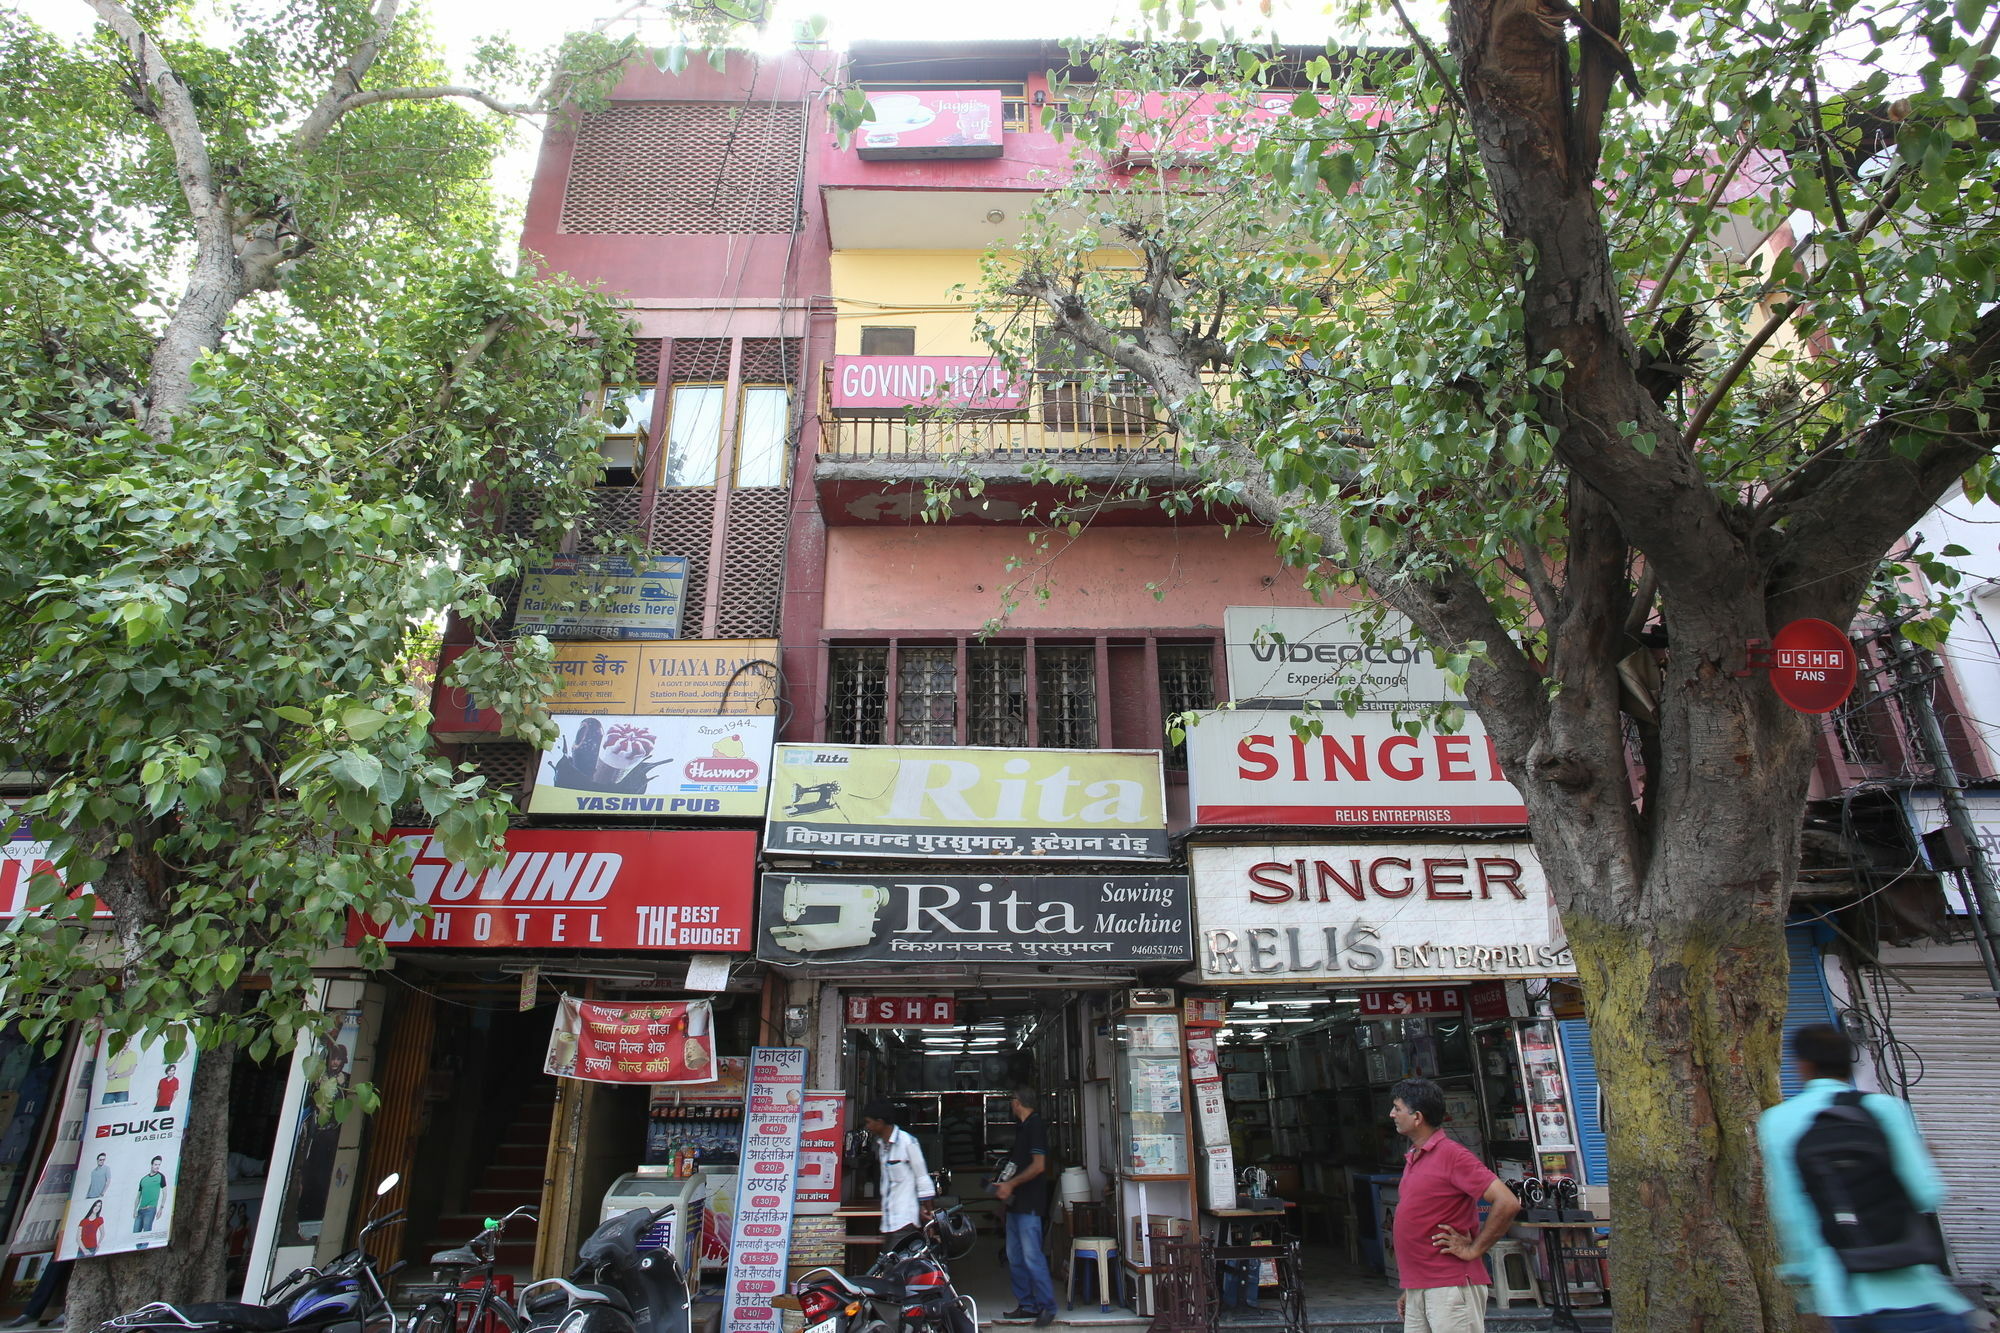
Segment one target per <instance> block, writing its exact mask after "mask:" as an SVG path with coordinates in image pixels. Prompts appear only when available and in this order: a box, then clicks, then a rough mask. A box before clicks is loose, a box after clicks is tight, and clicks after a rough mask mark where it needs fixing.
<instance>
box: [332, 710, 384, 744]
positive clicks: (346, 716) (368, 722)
mask: <svg viewBox="0 0 2000 1333" xmlns="http://www.w3.org/2000/svg"><path fill="white" fill-rule="evenodd" d="M388 725H389V719H388V718H387V717H384V716H383V715H382V714H381V713H378V712H376V711H375V710H374V709H372V708H367V707H355V708H350V709H347V710H346V711H345V712H343V713H342V714H341V715H340V726H341V730H343V731H345V732H346V733H347V734H348V735H349V736H351V737H353V738H354V739H355V740H357V741H365V740H367V739H368V738H369V737H371V736H373V735H374V734H375V733H376V732H378V731H380V730H382V728H383V727H386V726H388Z"/></svg>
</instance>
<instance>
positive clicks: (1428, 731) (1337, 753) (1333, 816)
mask: <svg viewBox="0 0 2000 1333" xmlns="http://www.w3.org/2000/svg"><path fill="white" fill-rule="evenodd" d="M1295 718H1296V719H1303V720H1307V721H1310V722H1313V723H1316V724H1318V726H1319V728H1320V732H1319V734H1318V735H1316V736H1314V735H1303V736H1302V735H1300V734H1299V733H1298V731H1297V730H1296V729H1295V728H1294V725H1293V724H1294V720H1295ZM1410 720H1411V719H1410V718H1408V717H1400V718H1399V717H1398V716H1397V714H1395V713H1394V712H1358V713H1355V714H1354V715H1353V716H1352V717H1349V716H1348V715H1347V714H1346V713H1344V712H1342V711H1340V710H1338V709H1326V710H1323V711H1320V712H1312V713H1299V714H1293V713H1289V712H1278V711H1268V712H1267V711H1261V710H1255V709H1219V710H1217V711H1215V712H1209V713H1203V714H1201V716H1200V718H1199V720H1198V721H1196V723H1195V724H1194V725H1193V726H1191V727H1189V728H1188V731H1187V752H1188V799H1189V801H1190V803H1191V804H1192V805H1193V806H1194V822H1195V823H1197V824H1207V825H1216V824H1349V825H1370V826H1375V827H1383V826H1392V827H1409V826H1412V825H1425V824H1451V825H1471V826H1478V825H1494V824H1500V825H1510V824H1525V823H1527V822H1528V807H1527V804H1526V803H1525V802H1524V801H1523V800H1522V799H1521V793H1520V792H1519V791H1518V790H1516V788H1515V787H1514V784H1513V783H1511V782H1509V781H1507V779H1506V778H1505V777H1504V776H1503V775H1502V774H1501V772H1500V760H1499V757H1498V756H1497V755H1496V754H1495V753H1494V750H1493V743H1492V742H1491V741H1490V740H1488V739H1487V736H1486V729H1485V728H1484V727H1483V726H1481V725H1480V723H1479V718H1478V717H1477V716H1476V715H1474V714H1471V713H1467V714H1466V715H1465V725H1464V727H1463V728H1462V729H1460V730H1459V731H1457V732H1455V733H1451V734H1447V733H1445V732H1441V731H1437V730H1435V729H1433V728H1431V727H1429V726H1425V727H1421V728H1419V729H1418V731H1417V734H1416V735H1414V736H1413V735H1411V734H1410V733H1409V732H1408V731H1406V730H1404V725H1403V724H1404V723H1405V722H1407V721H1410Z"/></svg>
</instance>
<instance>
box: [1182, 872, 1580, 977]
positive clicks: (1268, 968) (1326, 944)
mask: <svg viewBox="0 0 2000 1333" xmlns="http://www.w3.org/2000/svg"><path fill="white" fill-rule="evenodd" d="M1188 854H1189V861H1190V865H1191V867H1192V869H1193V871H1194V898H1195V953H1196V956H1197V960H1198V964H1199V966H1200V968H1201V978H1202V980H1203V981H1262V982H1269V981H1313V982H1321V981H1346V982H1350V983H1353V984H1355V985H1363V986H1368V987H1371V988H1376V987H1381V986H1384V985H1388V984H1392V983H1409V982H1432V983H1435V982H1438V981H1441V980H1447V979H1449V980H1456V981H1475V980H1486V979H1501V978H1507V977H1550V976H1554V977H1559V976H1568V975H1570V974H1572V973H1574V972H1575V971H1576V962H1575V959H1574V958H1572V957H1571V955H1570V950H1569V944H1568V941H1567V940H1566V939H1565V938H1564V936H1563V932H1562V926H1561V923H1560V921H1559V919H1558V917H1557V915H1556V909H1555V903H1554V901H1553V900H1552V899H1551V897H1550V896H1549V886H1548V882H1547V880H1545V879H1544V878H1543V877H1542V865H1541V862H1540V860H1538V859H1537V858H1536V856H1535V849H1534V848H1533V846H1531V845H1530V844H1528V843H1525V842H1477V843H1406V842H1396V843H1386V842H1379V843H1334V844H1324V843H1315V844H1302V845H1297V846H1293V845H1282V844H1280V845H1271V844H1265V845H1255V844H1252V845H1247V846H1235V847H1191V848H1189V849H1188Z"/></svg>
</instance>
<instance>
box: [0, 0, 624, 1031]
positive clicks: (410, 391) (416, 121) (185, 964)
mask: <svg viewBox="0 0 2000 1333" xmlns="http://www.w3.org/2000/svg"><path fill="white" fill-rule="evenodd" d="M94 7H95V8H96V9H97V11H98V13H99V15H100V17H101V19H102V21H103V26H101V27H100V28H99V29H98V31H97V33H96V34H95V35H94V36H93V37H91V38H90V39H88V40H86V41H85V42H83V43H82V44H80V45H76V46H72V45H69V44H65V43H63V42H61V41H58V40H56V39H54V38H53V37H51V36H50V35H48V34H47V33H45V32H43V31H41V30H39V29H37V28H36V27H35V26H34V25H33V24H32V23H30V22H29V21H27V20H26V19H24V18H22V17H21V16H19V15H18V14H15V13H12V12H8V13H5V14H0V115H4V117H5V119H6V121H7V123H8V124H9V126H10V134H9V137H8V142H7V143H6V144H5V145H0V164H4V171H0V360H4V363H5V365H6V366H7V369H8V374H7V376H6V377H5V379H4V381H0V470H4V475H5V481H4V483H0V608H4V610H0V643H4V656H5V660H6V662H7V667H8V670H7V673H6V675H7V684H6V686H5V689H4V692H0V769H6V770H8V771H11V772H14V773H21V774H27V775H29V776H30V778H31V779H32V780H33V781H34V782H35V783H36V784H37V785H38V786H39V788H40V791H39V794H36V795H34V796H32V797H30V798H29V799H27V800H25V801H24V802H22V803H21V805H20V809H19V814H20V819H21V821H22V822H23V823H25V824H26V825H28V826H31V827H32V828H33V830H34V831H35V833H36V834H37V835H38V836H42V837H46V838H48V839H50V840H51V841H52V843H53V852H52V856H53V859H54V860H55V861H56V862H57V864H58V865H59V867H60V869H61V871H62V875H63V877H64V878H65V879H66V880H67V882H68V883H70V884H73V885H80V884H84V883H88V884H90V885H91V886H92V887H93V888H94V889H95V890H96V898H97V901H98V902H99V903H101V904H102V905H103V906H104V907H105V908H106V909H108V910H109V912H110V914H111V917H112V930H113V935H114V938H115V942H116V943H115V948H113V949H111V950H109V951H106V950H105V949H104V948H103V947H102V946H101V945H100V944H99V943H98V941H97V937H95V936H94V935H93V933H92V932H91V930H90V929H89V928H88V923H87V922H86V921H85V920H84V919H82V918H81V917H80V916H79V915H78V912H79V902H80V901H85V900H78V899H73V898H70V897H68V896H66V895H65V894H64V893H63V892H62V890H61V889H60V887H59V885H58V884H57V883H56V882H55V880H54V879H52V878H49V877H42V878H41V879H39V880H38V881H37V883H36V884H35V885H34V889H33V894H34V901H35V903H36V904H37V905H38V906H41V907H44V908H46V909H47V910H46V911H44V912H42V913H40V914H39V915H35V916H31V917H29V918H27V919H24V920H22V921H20V922H19V923H17V924H16V925H14V927H13V928H12V931H11V934H10V938H9V945H8V950H9V969H8V970H9V977H8V985H7V988H6V992H5V995H4V997H0V1005H4V1011H5V1012H6V1013H8V1014H10V1015H19V1016H22V1017H24V1018H25V1019H26V1021H27V1026H28V1030H29V1031H30V1032H31V1033H34V1034H39V1035H49V1036H53V1035H55V1034H57V1033H59V1032H60V1031H61V1030H62V1027H61V1025H62V1024H63V1023H64V1022H65V1021H67V1020H74V1019H86V1018H88V1019H93V1020H96V1021H99V1022H102V1023H104V1024H105V1025H106V1026H107V1027H108V1028H109V1029H111V1030H112V1031H114V1032H116V1033H119V1034H123V1035H131V1034H139V1033H157V1032H161V1031H171V1032H174V1033H184V1032H185V1028H184V1025H185V1024H187V1023H188V1021H189V1020H191V1019H194V1018H196V1017H197V1016H199V1017H201V1019H202V1024H201V1030H200V1031H199V1033H198V1034H196V1035H197V1037H198V1039H199V1041H200V1042H201V1043H202V1044H203V1045H211V1044H212V1045H218V1046H224V1047H228V1046H233V1045H239V1044H240V1045H244V1046H246V1047H247V1048H248V1049H249V1051H250V1052H251V1053H252V1054H255V1055H260V1056H261V1055H264V1054H267V1053H269V1052H272V1051H282V1050H288V1049H290V1047H291V1045H292V1043H293V1042H294V1041H295V1040H296V1039H297V1037H298V1035H299V1032H300V1031H301V1029H302V1028H303V1027H308V1026H310V1025H312V1024H313V1023H314V1022H316V1021H317V1020H316V1019H315V1017H314V1016H313V1015H312V1014H311V1013H310V1012H309V1011H308V1009H307V1007H306V1006H307V1002H308V1001H309V999H310V989H311V988H310V971H309V968H310V960H311V958H312V956H313V955H314V954H315V953H316V952H318V951H319V950H322V949H324V948H326V947H329V946H332V945H338V944H340V943H341V942H343V940H344V939H345V936H346V930H347V921H348V914H349V912H350V911H354V910H360V911H363V912H375V913H378V914H380V915H382V916H384V917H390V916H394V915H395V914H396V913H397V912H398V911H399V910H404V909H402V908H401V907H400V906H399V904H400V901H401V899H400V890H402V889H403V888H404V887H405V886H406V883H407V880H406V876H405V875H404V874H403V873H402V870H401V868H400V867H399V865H398V864H397V862H396V857H395V855H394V853H393V852H392V851H391V850H390V849H389V848H388V847H387V846H385V845H384V844H382V843H380V842H378V841H377V839H378V836H379V835H380V834H381V833H383V832H384V831H385V830H386V829H387V828H388V827H389V826H390V823H391V819H392V813H393V812H394V811H396V810H398V809H402V810H404V811H421V812H422V814H423V816H424V817H425V818H426V819H427V820H434V821H435V823H436V825H437V828H438V832H439V834H440V836H442V837H444V838H445V839H446V841H447V843H448V845H449V846H451V847H452V848H453V849H454V851H455V852H456V853H458V854H463V855H466V856H469V857H473V858H475V859H476V858H477V857H479V856H481V855H483V854H490V853H491V851H492V849H493V848H494V847H495V845H496V844H497V841H498V839H497V834H498V833H499V831H500V830H501V829H502V828H503V827H504V824H505V819H506V816H507V814H508V813H509V809H510V805H509V801H508V798H507V797H506V796H505V795H504V794H503V793H501V792H499V791H496V790H495V789H493V788H492V787H491V786H489V785H488V784H487V783H486V782H485V781H484V779H483V778H481V777H479V776H478V775H477V774H475V773H473V772H472V771H470V770H469V769H467V768H463V767H460V768H454V767H453V765H451V764H450V763H448V762H446V761H444V760H443V759H442V758H440V757H439V755H438V754H437V753H436V752H435V750H434V749H433V747H432V745H431V743H430V740H429V736H428V723H429V709H428V700H429V679H430V677H429V673H430V670H431V668H432V663H431V661H430V660H429V657H428V655H427V653H426V652H425V651H424V650H425V648H426V646H427V645H431V644H433V643H434V641H435V638H436V634H437V628H438V625H439V624H440V623H441V621H442V618H443V617H444V616H445V615H446V614H447V613H456V614H458V615H461V616H463V617H465V618H466V620H467V621H468V622H470V623H471V624H472V625H474V626H476V627H477V626H484V627H488V628H490V627H491V626H492V625H493V624H494V622H495V621H496V619H497V617H498V616H499V614H500V610H501V608H500V606H499V604H498V603H497V602H496V600H495V599H494V596H493V591H492V590H493V589H494V588H495V587H496V586H499V585H502V584H504V583H505V581H506V580H507V579H508V578H509V577H510V575H511V574H512V573H514V572H517V571H518V570H519V568H520V567H521V565H522V563H523V562H524V561H526V560H528V559H530V558H531V557H532V556H533V555H534V554H535V553H536V552H538V551H546V550H549V549H551V548H553V547H554V545H555V544H556V543H557V542H558V541H560V539H561V538H562V536H563V534H564V532H565V531H566V530H567V529H568V527H569V526H570V524H571V523H572V522H573V520H574V519H575V518H576V517H577V516H579V515H580V514H582V513H583V512H585V510H586V508H587V506H588V504H589V495H590V488H591V486H592V484H593V483H594V482H595V480H596V479H597V478H598V476H599V475H601V462H600V458H599V440H600V438H601V433H602V432H601V427H600V426H599V425H598V423H597V422H596V420H595V418H594V416H593V414H592V413H591V412H589V411H588V410H587V408H588V404H589V403H590V402H592V401H593V399H594V396H595V395H596V394H597V393H598V392H599V391H600V390H601V388H602V387H603V386H604V385H605V384H607V383H617V382H619V381H620V380H622V379H623V378H624V377H625V376H626V375H627V373H628V372H629V369H630V356H631V353H630V342H629V339H628V337H627V335H626V325H625V321H624V318H623V316H622V315H621V314H620V313H619V311H618V309H617V307H616V303H615V302H613V301H611V300H609V299H607V298H605V297H604V296H602V295H599V294H595V293H593V292H590V291H587V290H584V289H582V288H579V287H578V286H576V285H575V284H573V283H570V282H567V281H561V280H553V279H550V278H548V277H545V276H540V275H536V274H535V273H533V272H532V271H531V270H524V269H523V268H522V267H521V266H520V265H519V264H518V263H517V262H516V259H515V256H514V255H513V253H512V252H511V248H510V246H509V245H508V244H507V242H506V240H505V239H504V238H503V236H502V233H501V224H500V222H499V221H498V219H497V217H496V214H495V209H494V203H493V199H492V196H491V192H490V188H489V181H488V175H489V172H490V167H491V164H492V160H493V157H494V154H495V152H496V151H497V150H498V148H499V147H500V146H501V144H502V142H503V140H504V138H505V137H506V134H507V128H506V124H505V121H506V119H507V118H511V117H513V116H515V115H520V114H527V113H530V112H539V111H543V110H547V109H549V108H551V107H554V106H556V105H558V104H560V103H562V102H563V101H564V100H566V99H582V100H583V101H585V102H588V101H589V100H590V99H591V98H593V97H596V96H601V94H602V92H603V91H604V90H605V88H606V87H608V82H609V80H610V79H612V78H613V77H615V75H616V73H617V71H618V70H619V69H620V67H621V66H622V64H623V62H624V60H625V59H626V58H627V57H628V56H629V55H630V53H631V50H632V47H631V44H630V43H629V42H628V41H613V40H611V39H609V38H606V37H604V36H602V35H585V36H583V37H579V38H576V39H573V40H572V41H571V42H570V43H568V44H567V45H566V47H565V48H564V50H563V51H561V52H559V53H556V54H555V55H554V56H552V57H549V58H547V59H544V60H530V59H526V58H523V57H521V56H520V55H518V53H514V52H511V51H509V50H507V49H505V48H504V47H500V46H493V47H491V48H489V49H488V50H487V51H486V52H485V53H484V55H483V56H482V58H481V65H482V69H481V70H480V71H479V73H480V76H481V78H482V80H484V81H483V82H482V83H481V84H480V85H479V86H477V87H465V86H460V85H457V84H455V83H453V82H451V81H450V80H449V79H447V78H446V74H445V70H444V69H443V67H442V65H441V63H440V61H439V60H438V58H437V56H436V55H435V54H434V52H433V51H432V49H431V46H430V40H429V37H428V35H427V33H426V31H425V29H424V27H423V25H422V23H421V21H420V20H419V19H418V18H417V17H416V16H414V15H411V14H407V13H404V12H402V11H401V10H400V8H399V6H398V5H397V4H396V3H395V0H377V2H376V3H373V4H362V3H354V2H352V0H300V2H299V3H284V4H277V5H273V6H270V7H268V8H256V7H242V8H232V9H231V10H230V11H229V13H228V14H227V15H221V14H214V13H210V12H208V11H203V10H196V9H190V8H188V7H186V6H178V5H158V6H141V7H137V8H132V9H128V8H125V7H123V6H121V5H119V4H117V3H114V2H113V0H97V3H95V6H94ZM216 31H221V32H224V33H225V34H226V37H225V38H217V37H214V36H211V35H209V34H211V33H213V32H216ZM521 496H532V497H534V500H535V504H534V505H533V506H532V513H533V514H534V515H535V516H536V517H535V519H534V521H533V522H529V523H522V522H519V521H517V522H514V523H512V524H509V525H507V526H506V527H505V529H504V530H503V527H502V525H501V524H500V523H499V519H500V516H501V515H502V514H504V513H505V512H506V511H507V506H508V504H509V502H510V501H511V500H513V499H515V498H516V497H521ZM546 656H547V654H546V645H543V644H540V643H539V641H534V640H530V641H527V642H525V643H524V644H522V645H520V647H519V649H518V651H516V652H515V653H513V654H512V655H511V656H508V657H505V658H503V657H502V656H501V655H500V654H499V653H497V652H496V653H487V654H479V655H473V657H472V659H471V665H469V666H468V668H467V669H468V670H469V671H476V672H480V673H483V675H482V687H483V689H484V691H485V693H486V696H487V697H489V698H493V699H497V700H500V701H502V702H504V703H507V704H509V705H510V706H511V711H512V712H514V713H515V714H516V715H517V716H518V717H519V719H520V721H521V725H523V726H524V727H526V728H528V729H529V730H530V731H531V732H532V731H533V730H534V729H535V728H536V727H537V726H538V725H542V726H545V725H546V716H545V715H539V716H538V710H537V706H536V705H537V704H538V701H539V700H540V699H541V698H542V697H544V694H545V692H546V690H547V689H548V686H547V685H546V684H545V683H544V681H543V678H542V677H543V676H544V675H546V673H538V671H537V668H538V666H540V665H543V664H544V662H545V659H546ZM362 949H363V957H364V959H365V960H371V961H379V957H380V955H379V951H378V950H377V947H376V946H372V945H370V944H366V943H364V944H363V946H362ZM251 977H254V978H257V984H256V987H255V988H254V989H252V990H249V991H247V992H244V994H247V995H248V997H249V998H248V999H247V1001H244V1002H241V1003H237V1002H235V1001H232V1000H229V999H228V998H226V997H229V996H231V995H232V993H233V992H234V991H235V989H236V987H237V986H238V983H239V982H241V981H242V980H243V979H245V978H251Z"/></svg>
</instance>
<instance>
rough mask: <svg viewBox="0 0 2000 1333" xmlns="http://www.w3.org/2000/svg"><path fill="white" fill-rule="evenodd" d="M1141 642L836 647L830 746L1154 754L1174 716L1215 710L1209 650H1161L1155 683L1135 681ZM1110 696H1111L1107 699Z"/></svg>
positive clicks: (831, 661)
mask: <svg viewBox="0 0 2000 1333" xmlns="http://www.w3.org/2000/svg"><path fill="white" fill-rule="evenodd" d="M1144 646H1145V640H1143V639H1141V640H1139V641H1137V642H1134V641H1133V640H1131V639H1128V638H1121V639H1119V640H1117V641H1116V642H1115V643H1114V642H1113V641H1112V640H1108V639H1096V640H1090V641H1084V642H1075V641H1072V642H1038V643H1033V644H1024V643H980V642H974V641H970V640H966V641H960V642H956V643H952V644H941V643H939V642H938V641H937V640H935V639H932V640H929V641H927V642H923V643H913V642H896V643H893V644H890V645H886V646H885V645H881V644H857V645H845V644H843V645H832V646H829V648H828V650H827V651H828V659H827V666H828V671H827V703H826V739H827V740H829V741H832V742H836V743H840V744H849V745H873V744H881V743H884V742H885V741H886V740H888V739H889V738H890V737H891V736H893V739H894V741H895V742H896V743H898V744H906V745H995V746H1029V745H1032V746H1038V747H1043V748H1049V749H1079V750H1081V749H1095V748H1097V747H1099V746H1103V745H1107V744H1108V745H1115V746H1129V747H1134V748H1142V749H1154V748H1156V747H1158V746H1160V745H1162V744H1163V740H1162V733H1163V729H1164V725H1165V720H1166V719H1167V718H1168V717H1170V716H1171V715H1172V714H1173V713H1176V712H1181V711H1185V710H1188V709H1196V708H1207V707H1211V706H1212V705H1213V704H1214V701H1215V685H1214V674H1213V669H1212V666H1211V657H1210V654H1211V651H1212V650H1211V647H1210V645H1208V644H1206V643H1187V642H1181V643H1172V644H1161V645H1158V652H1159V673H1160V675H1159V679H1158V681H1157V682H1153V681H1150V680H1148V679H1146V678H1145V677H1143V676H1141V675H1138V674H1136V672H1137V670H1138V664H1139V662H1140V661H1141V660H1142V652H1143V648H1144ZM1107 652H1108V653H1109V656H1108V657H1107ZM1120 663H1125V664H1126V665H1124V666H1121V665H1120ZM1107 669H1109V671H1110V675H1109V677H1107V676H1106V674H1105V673H1106V671H1107ZM961 675H962V676H963V680H962V681H961ZM892 682H893V684H894V692H893V697H891V684H892ZM1155 686H1157V688H1155ZM1114 689H1115V691H1117V692H1118V693H1117V694H1116V695H1115V697H1114V694H1112V693H1107V691H1113V690H1114ZM1128 695H1129V697H1127V696H1128ZM1107 710H1108V715H1107ZM1178 766H1181V767H1184V766H1185V764H1184V763H1182V764H1180V765H1178Z"/></svg>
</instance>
